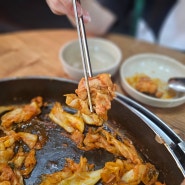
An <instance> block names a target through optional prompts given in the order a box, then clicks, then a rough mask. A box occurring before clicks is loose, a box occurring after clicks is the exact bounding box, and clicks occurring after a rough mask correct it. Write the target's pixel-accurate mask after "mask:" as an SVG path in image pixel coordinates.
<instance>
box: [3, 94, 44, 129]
mask: <svg viewBox="0 0 185 185" xmlns="http://www.w3.org/2000/svg"><path fill="white" fill-rule="evenodd" d="M42 104H43V102H42V97H40V96H38V97H36V98H33V99H32V100H31V103H30V104H26V105H23V106H20V107H15V109H13V110H12V111H10V112H8V113H6V114H5V115H4V116H2V117H1V127H3V129H4V130H10V129H12V126H13V124H18V123H24V122H26V121H28V120H30V119H31V118H33V117H34V116H36V115H38V114H40V112H41V110H40V107H41V106H42Z"/></svg>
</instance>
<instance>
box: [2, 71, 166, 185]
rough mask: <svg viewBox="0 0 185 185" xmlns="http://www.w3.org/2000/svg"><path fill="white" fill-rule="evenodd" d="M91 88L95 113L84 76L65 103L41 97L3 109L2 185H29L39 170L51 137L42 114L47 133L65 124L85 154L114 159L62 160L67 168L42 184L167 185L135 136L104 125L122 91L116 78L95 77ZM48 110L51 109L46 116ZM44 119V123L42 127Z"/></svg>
mask: <svg viewBox="0 0 185 185" xmlns="http://www.w3.org/2000/svg"><path fill="white" fill-rule="evenodd" d="M89 86H90V91H91V98H92V105H93V110H94V112H91V111H90V110H89V106H88V98H87V92H86V88H85V80H84V78H82V79H81V81H80V82H79V84H78V88H77V89H76V90H75V91H74V93H71V94H65V95H64V96H65V98H66V102H65V105H64V104H63V103H61V102H59V101H55V102H53V103H52V104H49V103H48V102H46V101H45V100H44V98H43V97H41V96H37V97H33V99H31V100H30V102H29V103H26V104H21V105H20V104H19V105H8V106H4V105H0V123H1V124H0V185H24V184H26V183H25V179H28V178H29V177H30V175H31V174H32V172H33V171H34V169H35V168H36V166H37V160H38V159H37V152H38V151H40V150H42V148H43V147H44V146H45V145H46V143H47V141H48V137H49V136H48V135H47V134H46V133H45V132H43V131H42V129H44V128H45V126H46V123H44V121H43V120H40V119H41V118H40V115H41V114H42V117H44V118H45V119H47V120H48V122H51V125H50V128H47V129H52V125H54V126H55V125H57V126H59V127H60V128H61V129H62V130H63V132H62V134H65V136H66V138H68V139H70V140H71V141H72V143H73V144H74V145H75V146H76V147H77V148H78V149H79V150H81V151H92V152H93V151H94V150H104V151H106V152H108V153H110V154H111V155H113V156H114V160H111V161H108V162H105V164H104V166H103V167H101V168H98V169H97V168H95V164H93V162H92V161H91V162H89V161H88V159H87V158H86V157H85V156H80V157H79V160H78V161H76V160H74V159H72V158H69V157H67V156H66V158H65V159H60V160H64V161H65V165H64V167H63V168H62V169H57V170H55V172H53V173H49V174H48V173H45V174H40V182H39V183H38V184H40V185H74V184H75V185H95V184H103V185H137V184H138V185H139V184H145V185H165V183H164V182H159V180H158V177H159V171H158V169H156V167H155V165H153V164H151V163H150V162H148V161H145V160H144V159H143V158H142V157H141V155H140V154H139V153H138V151H137V150H136V147H135V146H134V145H133V142H132V141H131V140H130V139H129V138H127V137H121V136H120V135H119V134H118V133H117V132H115V131H113V130H111V129H106V128H105V126H104V123H105V122H106V121H107V120H108V111H109V110H110V109H111V101H112V100H113V98H114V97H115V90H116V85H115V84H113V82H112V80H111V76H110V75H109V74H100V75H97V76H95V77H91V78H89ZM46 107H47V108H49V111H47V112H44V109H45V108H46ZM66 107H67V108H68V109H66ZM68 110H73V111H72V112H71V111H68ZM38 120H39V124H40V125H37V124H36V123H37V122H38ZM33 127H34V129H32V128H33ZM37 127H38V129H37ZM106 127H107V126H106ZM39 128H40V130H39ZM61 145H62V143H61ZM68 147H70V146H68ZM61 152H63V151H61ZM43 158H44V153H43ZM51 160H52V159H51Z"/></svg>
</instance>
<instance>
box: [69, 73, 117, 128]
mask: <svg viewBox="0 0 185 185" xmlns="http://www.w3.org/2000/svg"><path fill="white" fill-rule="evenodd" d="M88 81H89V88H90V94H91V101H92V105H93V109H94V113H91V111H90V110H89V105H88V96H87V89H86V82H85V78H82V79H81V80H80V82H79V84H78V88H77V89H76V90H75V93H76V94H67V95H66V104H67V105H69V106H70V107H73V108H75V109H78V110H79V111H80V113H81V114H82V116H83V118H84V121H85V122H86V123H87V124H91V125H96V126H101V125H102V124H103V121H104V120H107V111H108V110H109V109H110V108H111V101H112V100H113V98H114V97H115V89H116V85H115V84H113V82H112V80H111V76H110V75H109V74H99V75H97V76H95V77H89V78H88Z"/></svg>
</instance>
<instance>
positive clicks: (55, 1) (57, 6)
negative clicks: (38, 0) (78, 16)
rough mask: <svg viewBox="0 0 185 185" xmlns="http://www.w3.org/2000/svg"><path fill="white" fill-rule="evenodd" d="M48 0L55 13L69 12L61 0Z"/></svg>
mask: <svg viewBox="0 0 185 185" xmlns="http://www.w3.org/2000/svg"><path fill="white" fill-rule="evenodd" d="M46 2H47V4H48V6H49V8H50V9H51V11H52V12H53V13H54V14H57V15H63V14H66V13H67V11H66V8H65V7H64V5H63V4H62V3H61V1H59V0H46Z"/></svg>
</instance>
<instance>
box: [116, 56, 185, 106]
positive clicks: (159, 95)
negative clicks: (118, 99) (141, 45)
mask: <svg viewBox="0 0 185 185" xmlns="http://www.w3.org/2000/svg"><path fill="white" fill-rule="evenodd" d="M174 76H175V77H184V76H185V66H184V65H183V64H181V63H180V62H178V61H176V60H175V59H172V58H170V57H167V56H164V55H159V54H152V53H148V54H138V55H135V56H132V57H130V58H128V59H126V60H125V61H124V62H123V64H122V65H121V68H120V78H121V84H122V87H123V89H124V90H125V91H126V93H128V94H129V95H130V96H131V97H132V98H134V99H136V100H137V101H139V102H141V103H144V104H147V105H151V106H154V107H175V106H178V105H181V104H183V103H185V94H184V93H179V92H175V91H173V90H172V89H169V88H168V84H167V82H168V79H169V78H171V77H174Z"/></svg>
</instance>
